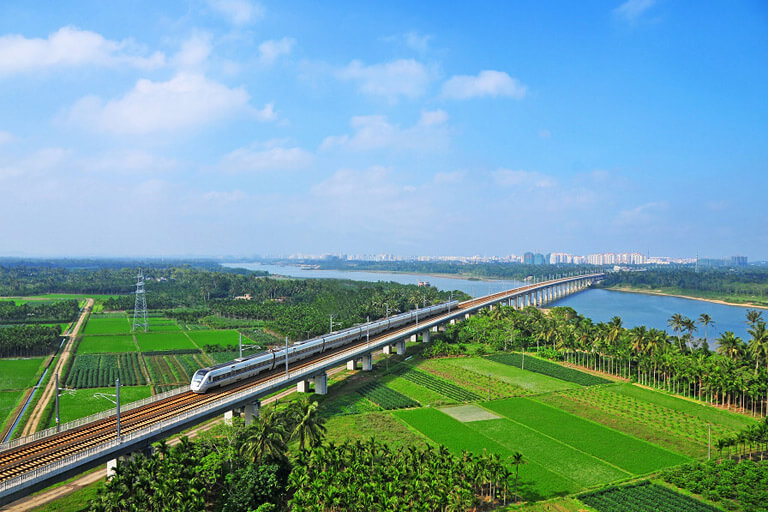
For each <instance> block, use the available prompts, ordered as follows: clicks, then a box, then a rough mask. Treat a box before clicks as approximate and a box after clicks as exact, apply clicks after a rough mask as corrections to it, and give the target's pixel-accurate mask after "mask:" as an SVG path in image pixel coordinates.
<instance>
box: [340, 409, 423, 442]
mask: <svg viewBox="0 0 768 512" xmlns="http://www.w3.org/2000/svg"><path fill="white" fill-rule="evenodd" d="M325 427H326V429H327V430H326V434H325V438H326V440H327V441H328V442H332V443H336V444H341V443H343V442H344V441H350V442H353V443H354V442H356V441H361V442H365V441H367V440H369V439H370V438H374V439H376V440H377V441H380V442H383V443H385V444H386V445H387V446H388V447H390V448H391V449H393V450H397V449H398V448H403V449H405V448H407V447H409V446H418V447H420V448H421V447H425V446H426V445H427V440H426V439H424V437H423V436H421V435H420V434H418V433H416V432H414V431H413V430H412V429H410V428H408V427H407V426H406V424H405V423H403V422H402V421H400V420H399V419H397V418H395V417H393V416H392V415H391V414H389V413H386V412H369V413H366V414H353V415H347V416H334V417H332V418H330V419H328V421H327V422H326V424H325Z"/></svg>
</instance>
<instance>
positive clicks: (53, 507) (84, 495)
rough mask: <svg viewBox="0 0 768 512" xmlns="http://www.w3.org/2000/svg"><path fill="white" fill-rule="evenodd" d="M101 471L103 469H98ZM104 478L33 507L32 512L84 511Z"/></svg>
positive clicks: (96, 495)
mask: <svg viewBox="0 0 768 512" xmlns="http://www.w3.org/2000/svg"><path fill="white" fill-rule="evenodd" d="M99 471H103V470H101V469H100V470H99ZM104 482H105V480H103V479H102V480H99V481H98V482H96V483H94V484H91V485H87V486H85V487H82V488H80V489H78V490H76V491H74V492H72V493H71V494H67V495H65V496H62V497H60V498H56V499H55V500H54V501H52V502H50V503H47V504H45V505H43V506H41V507H37V508H33V509H32V512H86V511H87V510H88V502H89V501H91V500H95V499H96V498H97V497H98V492H99V489H100V488H101V487H103V486H104Z"/></svg>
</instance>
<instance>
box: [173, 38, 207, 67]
mask: <svg viewBox="0 0 768 512" xmlns="http://www.w3.org/2000/svg"><path fill="white" fill-rule="evenodd" d="M210 54H211V35H210V34H206V33H200V34H195V35H193V36H192V37H190V38H189V39H187V40H186V41H184V42H183V43H182V44H181V49H180V50H179V52H178V53H177V54H176V55H175V56H174V57H173V63H174V65H175V66H176V67H177V68H179V69H182V70H186V71H189V70H198V69H200V68H201V67H202V66H203V65H204V64H205V62H206V60H208V56H209V55H210Z"/></svg>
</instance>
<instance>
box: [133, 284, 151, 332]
mask: <svg viewBox="0 0 768 512" xmlns="http://www.w3.org/2000/svg"><path fill="white" fill-rule="evenodd" d="M136 278H137V279H138V280H137V282H136V301H135V303H134V306H133V329H132V330H133V331H137V330H138V329H140V328H142V329H144V332H147V331H148V330H149V321H148V320H147V297H146V295H145V294H144V274H143V273H142V272H141V269H139V275H138V276H136Z"/></svg>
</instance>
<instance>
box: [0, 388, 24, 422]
mask: <svg viewBox="0 0 768 512" xmlns="http://www.w3.org/2000/svg"><path fill="white" fill-rule="evenodd" d="M23 394H24V392H23V391H0V430H2V429H3V428H5V424H6V422H8V419H9V417H10V415H11V413H12V412H13V411H14V409H16V406H17V405H18V403H19V400H20V399H21V396H22V395H23Z"/></svg>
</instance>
